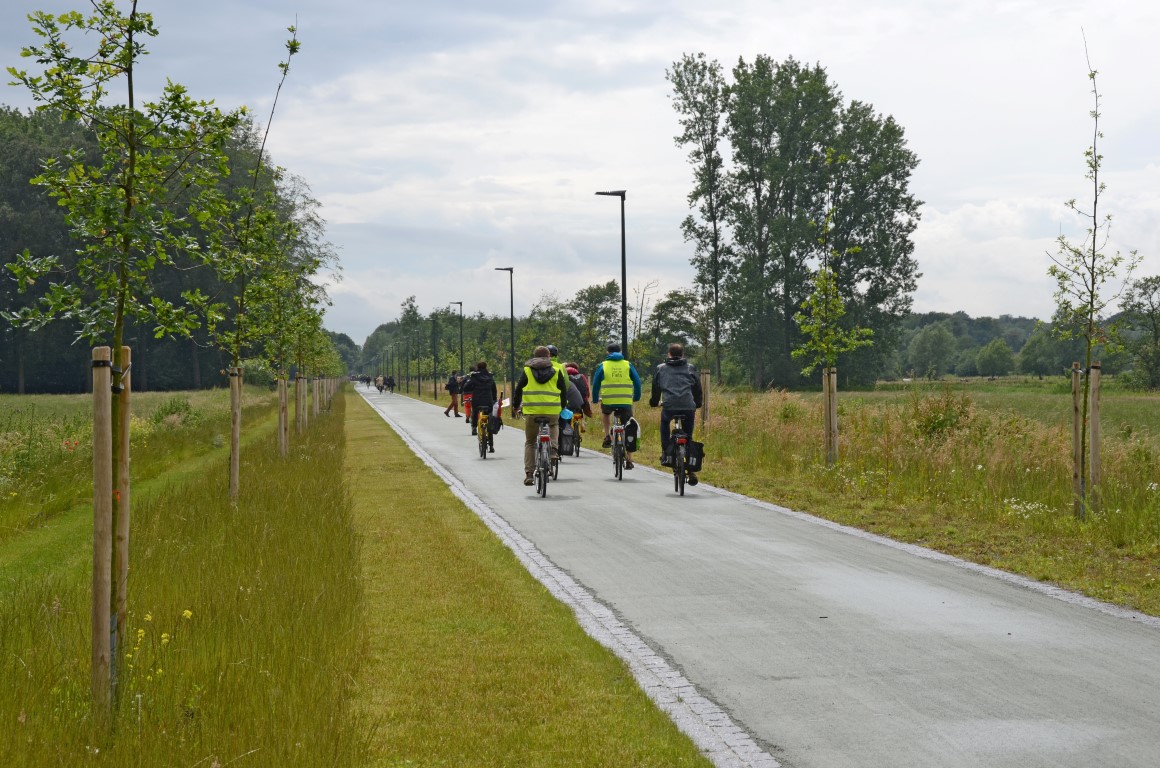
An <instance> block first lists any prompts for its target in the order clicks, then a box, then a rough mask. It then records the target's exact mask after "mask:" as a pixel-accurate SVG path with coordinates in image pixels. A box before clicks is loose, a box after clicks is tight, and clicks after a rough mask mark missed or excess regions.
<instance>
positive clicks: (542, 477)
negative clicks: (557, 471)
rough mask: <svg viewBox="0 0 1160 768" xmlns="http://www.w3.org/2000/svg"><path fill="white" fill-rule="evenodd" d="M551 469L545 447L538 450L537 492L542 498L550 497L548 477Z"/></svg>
mask: <svg viewBox="0 0 1160 768" xmlns="http://www.w3.org/2000/svg"><path fill="white" fill-rule="evenodd" d="M550 472H551V468H550V467H549V465H548V455H547V452H546V451H545V450H544V448H543V447H540V448H537V450H536V492H537V493H539V494H540V497H541V498H544V497H546V496H547V495H548V475H549V473H550Z"/></svg>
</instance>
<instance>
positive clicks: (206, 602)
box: [0, 397, 369, 768]
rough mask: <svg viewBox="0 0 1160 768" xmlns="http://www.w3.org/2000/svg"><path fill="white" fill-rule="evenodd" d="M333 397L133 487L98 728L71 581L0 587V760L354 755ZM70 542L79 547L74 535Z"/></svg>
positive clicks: (349, 608)
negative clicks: (317, 414)
mask: <svg viewBox="0 0 1160 768" xmlns="http://www.w3.org/2000/svg"><path fill="white" fill-rule="evenodd" d="M342 409H343V403H342V398H341V397H339V398H336V400H335V402H334V406H333V412H332V413H331V414H328V415H327V416H325V417H323V418H320V419H312V420H311V428H310V430H309V431H308V432H307V433H306V434H305V435H302V436H295V437H294V441H293V448H292V451H291V456H290V457H288V458H287V459H283V458H281V457H279V456H278V455H277V451H276V448H275V446H274V445H273V441H268V444H267V445H265V446H262V447H259V446H255V447H253V448H252V449H251V450H249V451H247V452H245V453H244V454H243V460H242V486H241V487H242V500H241V504H240V505H239V506H238V507H237V508H232V507H231V506H230V505H229V504H228V502H227V500H226V493H225V485H224V477H225V472H224V469H225V466H224V464H225V462H224V459H223V460H221V461H213V462H209V463H208V465H207V466H206V467H205V469H204V471H203V472H201V473H199V474H197V475H196V476H191V477H188V478H186V479H184V480H183V481H178V482H174V483H171V484H169V485H167V486H166V487H165V488H164V489H158V490H157V492H156V493H153V494H138V495H135V497H134V501H135V503H134V510H133V515H134V518H133V520H134V529H133V536H132V539H131V544H130V546H131V558H130V563H131V571H130V597H129V599H130V605H129V612H130V615H129V620H128V631H127V633H126V637H125V638H123V641H122V643H121V646H120V648H119V650H118V651H117V653H116V658H117V661H118V664H119V667H120V677H119V680H120V685H119V688H120V696H119V703H118V707H117V716H116V721H115V726H114V728H113V729H112V730H109V729H107V728H105V727H102V726H100V725H98V724H97V723H95V722H94V719H93V717H92V715H91V712H90V706H89V661H88V660H89V636H90V630H89V613H90V604H89V603H90V589H89V584H88V580H87V577H86V576H85V575H78V574H75V573H73V572H71V571H70V570H69V569H60V570H55V571H52V572H50V573H47V574H44V573H40V574H35V575H34V574H27V575H26V576H24V577H21V578H15V579H13V580H11V581H9V582H6V583H4V584H0V606H2V608H0V680H3V681H4V684H3V685H0V765H3V766H5V768H8V767H9V766H27V768H50V767H51V768H59V766H62V765H63V766H75V765H94V766H118V768H119V767H121V766H141V767H145V766H174V765H184V766H202V767H203V768H211V767H213V766H216V767H217V768H222V767H223V766H227V765H236V766H305V767H306V768H313V767H314V766H318V767H319V768H322V767H323V766H355V765H360V764H362V763H363V760H364V757H365V754H366V753H365V745H366V739H367V733H368V732H369V728H368V726H367V724H366V723H365V721H362V720H359V719H358V718H357V716H355V715H353V714H352V712H351V710H350V708H349V707H348V706H347V702H348V700H349V690H350V687H351V682H352V680H353V679H354V678H355V675H356V673H357V671H358V669H359V667H360V664H361V659H360V657H359V650H360V648H361V647H362V630H363V623H362V621H363V612H362V584H361V581H360V574H359V557H360V555H359V543H358V539H357V536H356V535H355V533H354V531H353V528H352V525H351V520H350V515H349V511H350V504H349V498H348V497H347V495H346V494H345V489H344V484H343V479H342V471H343V455H342V446H343V441H342V427H343V424H342ZM79 545H80V546H86V545H87V544H86V542H85V541H81V542H79Z"/></svg>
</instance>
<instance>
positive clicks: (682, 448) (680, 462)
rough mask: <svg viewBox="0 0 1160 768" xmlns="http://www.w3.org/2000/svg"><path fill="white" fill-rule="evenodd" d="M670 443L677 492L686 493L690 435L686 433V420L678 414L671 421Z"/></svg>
mask: <svg viewBox="0 0 1160 768" xmlns="http://www.w3.org/2000/svg"><path fill="white" fill-rule="evenodd" d="M669 430H670V431H669V445H668V451H669V452H670V454H671V457H672V458H671V461H672V465H673V486H674V489H675V490H676V492H677V493H678V494H679V495H681V496H684V495H685V479H686V474H685V473H686V471H687V469H688V466H689V436H688V434H686V433H685V420H684V418H683V417H681V416H676V417H674V418H673V419H671V420H670V421H669Z"/></svg>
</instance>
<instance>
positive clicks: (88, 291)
mask: <svg viewBox="0 0 1160 768" xmlns="http://www.w3.org/2000/svg"><path fill="white" fill-rule="evenodd" d="M261 140H262V135H261V133H260V131H259V126H258V125H257V124H256V123H255V121H254V120H253V119H252V118H251V117H249V116H243V117H242V118H241V119H240V120H239V121H238V122H237V123H236V125H234V126H233V127H232V128H231V129H230V131H229V132H228V136H226V137H225V140H224V144H223V147H222V151H223V158H224V162H225V168H226V169H227V172H226V173H223V174H221V175H219V176H217V177H216V178H215V180H214V183H215V186H216V188H217V189H218V190H219V191H220V192H221V194H222V195H224V196H227V197H234V198H236V197H237V196H238V195H240V194H243V193H244V192H247V191H248V189H249V188H250V187H251V186H252V182H253V174H254V172H255V170H257V172H258V176H259V181H258V186H259V188H260V189H264V190H267V191H268V194H267V202H268V203H269V206H270V207H269V209H268V210H269V213H268V214H267V215H269V216H271V217H272V218H274V219H275V220H276V221H277V223H278V225H279V226H280V228H281V234H280V235H278V236H277V238H278V239H277V243H276V251H275V252H274V254H273V255H272V256H270V258H269V259H268V261H267V263H268V264H274V263H276V264H277V266H278V267H279V269H278V270H277V271H276V272H277V274H276V277H275V270H271V271H270V272H269V273H268V276H269V277H270V278H271V279H270V280H268V281H267V282H266V284H265V285H260V286H258V287H259V288H261V290H263V291H265V293H266V294H267V295H268V298H269V299H270V300H271V304H270V306H271V308H272V309H274V310H275V311H278V310H280V311H281V312H282V313H283V314H286V313H287V312H288V311H289V310H290V308H291V307H293V308H296V309H301V308H303V307H306V308H308V311H307V312H306V313H305V314H304V315H303V317H301V318H299V319H300V320H301V322H299V323H298V324H297V325H295V324H294V323H291V322H284V323H280V324H279V328H280V329H281V330H284V331H287V332H290V331H292V330H293V329H295V328H297V329H298V331H297V332H296V333H294V335H295V336H296V337H300V338H295V339H290V338H289V337H288V336H287V335H285V334H283V335H282V337H281V338H278V337H269V338H265V339H257V338H256V337H253V338H251V337H252V334H249V333H248V332H246V334H245V336H244V338H243V339H242V341H243V346H244V351H243V352H242V354H241V357H242V358H243V359H244V360H245V367H246V369H247V379H248V380H250V381H254V382H262V381H265V380H267V379H269V378H270V377H271V375H272V369H273V368H274V367H277V366H278V364H279V362H281V363H282V364H284V365H285V366H287V367H288V368H295V367H296V365H297V362H298V360H297V355H296V354H295V351H298V352H302V353H303V354H307V353H309V354H310V355H312V359H313V356H315V355H316V354H321V355H324V356H325V357H326V358H327V359H328V360H329V361H330V362H331V364H330V366H329V367H330V368H331V369H333V370H334V372H340V371H341V370H342V364H343V361H342V358H341V356H340V355H339V354H338V353H337V350H336V349H332V348H331V346H332V341H331V339H330V338H329V337H326V338H323V337H322V336H319V334H320V333H321V317H322V310H323V309H324V308H325V306H326V297H325V294H324V293H323V292H322V290H321V288H319V287H318V285H317V284H316V282H315V281H316V279H317V277H318V275H319V273H320V271H321V270H323V269H330V268H333V267H335V266H336V264H337V259H336V255H335V252H334V249H333V247H332V246H331V244H330V243H329V242H327V241H326V239H325V232H324V221H323V220H322V218H321V215H320V211H319V208H320V206H319V203H318V201H317V200H316V199H315V198H314V197H313V196H312V195H311V192H310V188H309V185H308V184H307V183H306V181H305V180H303V179H301V178H300V177H297V176H295V175H293V174H291V173H288V172H286V171H285V170H283V169H279V168H277V167H274V166H272V165H270V163H269V158H268V157H266V156H264V155H263V154H262V150H261ZM66 156H72V157H75V158H76V159H77V161H78V162H80V161H83V162H85V163H91V164H99V163H101V162H102V157H101V149H100V147H99V144H98V140H97V136H96V133H95V130H94V129H93V128H92V127H91V126H89V125H86V123H85V122H84V121H83V120H81V119H78V118H75V117H69V116H66V115H64V114H62V112H61V111H59V110H57V109H45V110H40V111H35V110H18V109H15V108H12V107H8V106H4V105H0V254H3V260H4V263H5V266H6V269H5V270H4V273H3V274H2V275H0V312H2V313H3V315H4V317H5V321H4V322H2V323H0V391H7V392H18V393H25V392H82V391H86V389H87V388H88V387H89V386H91V383H90V355H89V352H88V348H87V345H83V344H77V343H76V342H77V341H78V339H80V338H82V337H83V336H84V335H85V334H84V328H85V320H84V319H83V318H82V317H80V316H76V315H73V316H60V317H59V318H58V319H57V320H56V321H55V322H44V323H43V324H41V323H36V322H33V323H28V322H21V318H30V317H31V315H32V314H33V313H34V312H35V311H36V310H38V309H42V308H46V307H45V297H46V293H47V291H46V290H45V285H46V284H50V283H52V282H54V281H57V280H59V279H61V278H62V277H65V276H69V275H76V274H77V270H78V264H79V262H80V261H81V260H82V258H83V254H82V247H83V238H78V237H77V233H76V232H75V231H74V230H73V229H72V228H70V224H69V218H68V211H67V209H66V208H65V207H63V206H62V205H60V204H58V203H57V201H56V200H54V199H53V198H52V197H51V196H50V194H49V192H48V191H46V189H45V187H43V186H38V185H35V184H32V183H30V180H31V179H33V178H35V177H38V176H40V175H41V174H42V173H43V172H44V168H45V162H46V160H49V159H51V158H64V157H66ZM263 157H264V158H265V163H260V162H259V158H263ZM179 205H180V202H178V203H177V204H175V206H174V211H175V213H174V215H176V211H178V206H179ZM244 215H245V213H244V209H239V210H235V213H234V214H233V215H232V221H233V224H234V225H235V226H236V225H237V223H238V222H239V221H240V220H241V218H242V217H244ZM208 228H209V222H207V223H206V224H201V223H194V224H192V225H191V227H190V229H191V236H192V238H193V242H195V243H197V244H198V246H199V247H198V248H197V249H195V250H193V251H192V252H185V251H183V250H181V249H174V250H173V251H172V263H171V264H170V265H169V267H168V268H165V269H155V270H152V271H150V273H149V278H148V281H149V284H150V286H151V291H152V293H153V295H154V296H156V297H157V298H158V299H159V302H161V303H163V304H178V303H181V302H182V301H183V296H200V297H203V299H204V300H203V302H202V304H201V306H200V309H199V311H198V312H197V313H196V314H195V315H194V316H193V317H192V318H190V320H191V322H190V323H189V324H188V325H187V326H186V327H184V328H180V329H170V331H171V332H166V333H162V334H161V335H160V336H159V335H158V330H159V324H158V323H157V322H155V318H150V317H149V316H148V313H142V314H140V315H137V316H132V317H129V318H127V322H126V330H125V334H124V338H125V340H126V343H127V344H128V345H129V346H131V347H133V350H134V358H133V359H134V363H133V370H134V386H135V387H136V388H138V389H155V390H170V389H174V390H175V389H200V388H205V387H212V386H222V385H224V384H225V377H224V373H223V372H224V370H225V369H227V368H229V367H230V366H231V364H232V363H233V359H232V351H231V345H230V344H228V343H225V341H224V340H225V339H228V338H230V337H231V335H232V334H236V332H237V328H238V325H239V319H240V316H239V315H237V314H235V313H230V312H228V311H227V307H226V305H227V303H229V302H230V299H231V297H236V296H237V295H240V293H241V286H242V284H243V281H245V280H246V275H244V274H243V273H242V272H236V273H235V274H224V273H223V272H222V271H221V270H220V269H215V268H214V265H213V264H212V263H209V262H207V260H206V258H205V256H206V253H207V251H209V250H210V249H211V248H213V247H214V245H213V243H214V238H213V236H212V235H211V234H210V233H209V232H208ZM24 253H27V254H28V255H29V256H30V257H32V258H43V257H45V256H52V257H54V258H55V263H54V264H53V265H52V267H51V269H48V270H46V271H45V272H44V273H43V275H42V276H41V277H40V279H39V280H36V279H35V278H33V277H32V276H31V275H29V274H28V273H22V277H23V280H24V284H23V285H22V284H21V282H20V281H19V280H18V279H17V276H16V274H14V272H13V269H14V268H16V267H17V266H18V263H19V260H20V257H21V255H22V254H24ZM268 256H269V254H268ZM256 258H257V257H256V255H253V254H252V253H251V255H250V256H249V257H248V259H247V261H248V263H249V264H250V265H251V266H253V265H255V264H256V261H255V260H256ZM210 259H211V260H212V255H210ZM275 279H278V280H281V282H283V283H284V285H283V286H281V287H278V286H276V285H274V284H273V283H274V280H275ZM254 282H255V281H254V280H253V279H252V276H251V277H250V284H251V286H253V284H254ZM80 287H81V288H82V289H83V291H82V295H81V296H80V297H78V302H79V303H84V301H87V300H90V299H94V298H95V293H94V291H93V290H92V288H91V286H80ZM86 297H87V298H86ZM278 297H281V298H282V301H281V302H279V301H276V299H277V298H278ZM309 315H315V316H316V319H314V320H311V319H310V318H309V317H308V316H309ZM312 336H314V337H315V338H314V339H313V340H311V337H312ZM279 343H280V344H281V346H280V347H279ZM311 344H313V345H314V346H318V347H320V349H319V350H315V351H310V345H311ZM234 346H235V347H236V345H234Z"/></svg>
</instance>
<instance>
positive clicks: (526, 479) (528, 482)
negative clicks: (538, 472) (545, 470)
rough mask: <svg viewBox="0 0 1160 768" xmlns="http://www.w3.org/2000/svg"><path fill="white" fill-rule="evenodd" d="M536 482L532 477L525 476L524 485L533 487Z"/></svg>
mask: <svg viewBox="0 0 1160 768" xmlns="http://www.w3.org/2000/svg"><path fill="white" fill-rule="evenodd" d="M534 482H535V481H534V480H532V476H531V475H524V485H532V484H533V483H534Z"/></svg>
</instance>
